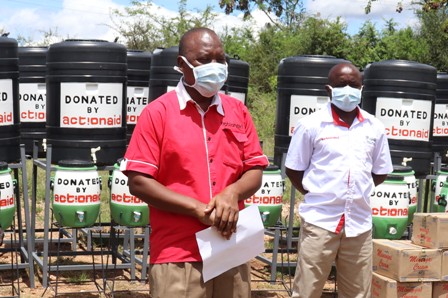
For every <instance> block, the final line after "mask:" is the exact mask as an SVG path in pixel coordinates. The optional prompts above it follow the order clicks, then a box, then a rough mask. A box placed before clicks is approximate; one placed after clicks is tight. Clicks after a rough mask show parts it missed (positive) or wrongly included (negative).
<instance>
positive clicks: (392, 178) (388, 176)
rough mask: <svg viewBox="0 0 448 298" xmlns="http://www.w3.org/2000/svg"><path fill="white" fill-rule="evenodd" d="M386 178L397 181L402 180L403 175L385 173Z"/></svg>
mask: <svg viewBox="0 0 448 298" xmlns="http://www.w3.org/2000/svg"><path fill="white" fill-rule="evenodd" d="M387 180H388V181H397V182H399V181H404V177H403V176H400V175H394V174H389V175H387Z"/></svg>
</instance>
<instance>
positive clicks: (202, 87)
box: [180, 56, 227, 97]
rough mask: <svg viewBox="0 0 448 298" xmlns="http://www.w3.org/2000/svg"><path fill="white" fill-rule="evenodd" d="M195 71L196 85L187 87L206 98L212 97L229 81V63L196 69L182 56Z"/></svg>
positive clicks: (209, 64)
mask: <svg viewBox="0 0 448 298" xmlns="http://www.w3.org/2000/svg"><path fill="white" fill-rule="evenodd" d="M180 57H181V58H182V59H183V60H184V61H185V63H186V64H187V65H188V66H189V67H190V68H191V69H192V70H193V75H194V79H195V83H194V84H193V85H188V84H187V83H185V82H184V83H185V85H187V86H189V87H192V88H194V89H196V90H197V91H198V92H199V93H200V94H201V95H202V96H204V97H212V96H214V95H215V94H216V93H218V91H219V90H220V89H221V88H222V86H224V83H225V82H226V80H227V63H226V64H222V63H216V62H211V63H207V64H203V65H199V66H196V67H194V66H193V65H191V64H190V62H188V60H187V58H185V57H184V56H180Z"/></svg>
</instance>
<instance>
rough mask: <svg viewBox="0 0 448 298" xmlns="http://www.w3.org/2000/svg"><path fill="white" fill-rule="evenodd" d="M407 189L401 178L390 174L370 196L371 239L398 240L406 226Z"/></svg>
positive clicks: (407, 210)
mask: <svg viewBox="0 0 448 298" xmlns="http://www.w3.org/2000/svg"><path fill="white" fill-rule="evenodd" d="M409 196H410V193H409V189H408V185H407V183H406V181H405V180H404V177H403V176H399V175H393V174H390V175H388V176H387V178H386V180H385V181H384V182H383V183H382V184H380V185H378V186H376V187H375V189H374V191H373V193H372V194H371V196H370V205H371V206H372V221H373V238H375V239H392V240H395V239H400V238H401V237H402V236H403V234H404V231H405V230H406V227H407V225H408V215H409Z"/></svg>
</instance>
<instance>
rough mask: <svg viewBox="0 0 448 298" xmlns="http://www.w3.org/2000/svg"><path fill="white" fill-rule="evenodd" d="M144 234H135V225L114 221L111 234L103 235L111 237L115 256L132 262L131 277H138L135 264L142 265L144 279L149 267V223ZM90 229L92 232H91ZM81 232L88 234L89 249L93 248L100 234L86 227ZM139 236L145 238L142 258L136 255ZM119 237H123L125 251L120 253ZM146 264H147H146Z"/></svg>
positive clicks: (126, 261) (142, 278)
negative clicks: (118, 247) (119, 223)
mask: <svg viewBox="0 0 448 298" xmlns="http://www.w3.org/2000/svg"><path fill="white" fill-rule="evenodd" d="M143 228H144V234H139V235H136V234H135V231H134V229H135V227H127V226H120V225H115V224H114V223H113V222H112V224H111V233H110V234H109V235H103V237H104V236H105V237H110V239H111V241H110V243H111V246H112V250H113V251H114V256H116V257H117V258H119V259H120V260H121V261H122V262H125V263H130V274H131V279H132V280H134V279H136V274H135V273H136V267H135V264H139V265H141V266H142V271H141V277H140V279H141V280H142V281H144V280H146V274H147V268H148V256H149V233H150V227H149V225H147V226H145V227H143ZM89 230H90V232H89ZM80 231H81V233H83V234H85V235H86V236H87V249H91V247H92V240H93V239H94V238H98V237H99V236H100V234H99V233H98V232H97V231H95V229H92V228H84V229H81V230H80ZM137 238H143V241H144V244H143V250H142V251H141V255H142V258H138V257H136V255H137V253H139V252H138V251H137V250H136V248H135V240H136V239H137ZM118 239H123V252H122V253H120V252H119V251H118V249H117V246H118ZM144 264H145V265H144Z"/></svg>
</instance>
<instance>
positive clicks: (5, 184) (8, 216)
mask: <svg viewBox="0 0 448 298" xmlns="http://www.w3.org/2000/svg"><path fill="white" fill-rule="evenodd" d="M15 212H16V200H15V198H14V182H13V179H12V177H11V169H10V168H9V167H8V163H6V162H3V161H2V162H0V228H2V229H3V230H6V229H7V228H9V227H10V226H11V225H12V222H13V220H14V213H15Z"/></svg>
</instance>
